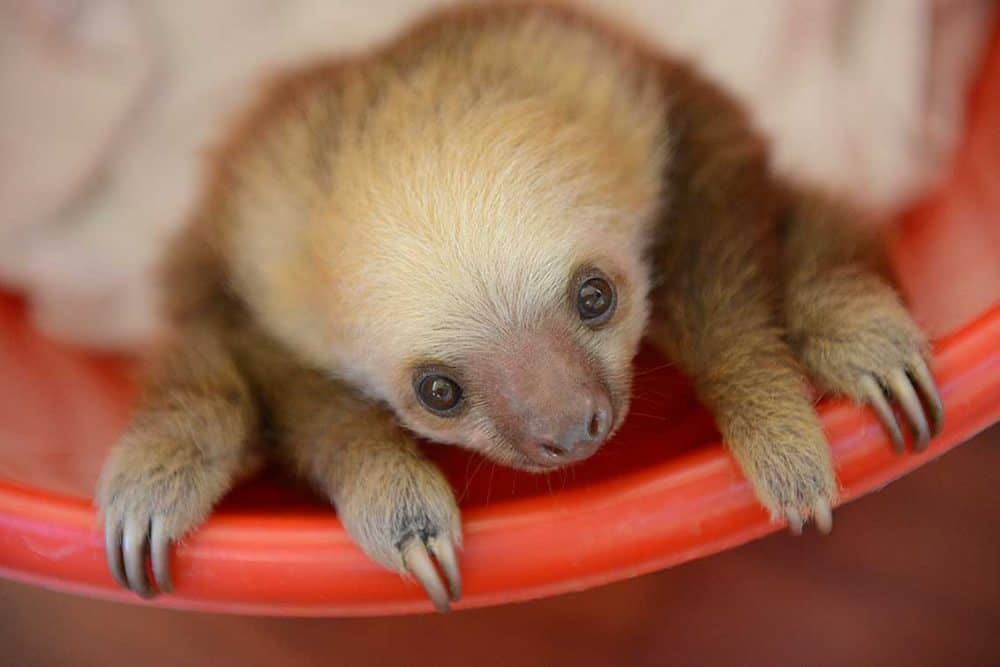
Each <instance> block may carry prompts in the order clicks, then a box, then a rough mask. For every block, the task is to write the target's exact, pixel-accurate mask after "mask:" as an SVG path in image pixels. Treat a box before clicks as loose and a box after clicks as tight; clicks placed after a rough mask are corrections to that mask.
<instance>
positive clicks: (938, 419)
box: [910, 355, 944, 437]
mask: <svg viewBox="0 0 1000 667" xmlns="http://www.w3.org/2000/svg"><path fill="white" fill-rule="evenodd" d="M910 369H911V373H912V377H913V381H914V384H915V385H916V387H917V389H918V390H919V391H920V395H921V396H923V398H924V403H925V404H926V406H927V413H928V415H930V418H931V436H932V437H933V436H935V435H937V434H938V433H940V432H941V429H942V428H943V427H944V405H943V404H942V402H941V394H940V393H938V389H937V384H936V383H935V382H934V377H933V376H932V375H931V371H930V369H929V368H928V367H927V362H926V361H924V359H923V357H921V356H920V355H914V358H913V359H912V360H911V361H910Z"/></svg>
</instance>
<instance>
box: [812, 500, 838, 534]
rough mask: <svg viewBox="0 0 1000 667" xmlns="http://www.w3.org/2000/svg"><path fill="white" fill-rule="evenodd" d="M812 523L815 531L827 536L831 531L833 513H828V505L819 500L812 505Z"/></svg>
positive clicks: (824, 501)
mask: <svg viewBox="0 0 1000 667" xmlns="http://www.w3.org/2000/svg"><path fill="white" fill-rule="evenodd" d="M813 521H814V522H815V523H816V530H818V531H819V532H821V533H823V534H824V535H829V534H830V531H831V530H833V512H831V511H830V503H829V502H827V501H826V500H823V499H820V500H817V501H816V502H815V503H813Z"/></svg>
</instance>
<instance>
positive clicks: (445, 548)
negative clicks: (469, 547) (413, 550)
mask: <svg viewBox="0 0 1000 667" xmlns="http://www.w3.org/2000/svg"><path fill="white" fill-rule="evenodd" d="M427 547H428V548H429V549H430V550H431V553H433V554H434V557H435V558H436V559H437V562H438V565H440V566H441V571H442V572H443V573H444V577H445V579H446V580H447V582H448V591H449V592H450V594H451V600H452V602H457V601H458V599H459V598H460V597H462V575H461V574H460V573H459V570H458V560H457V559H456V558H455V547H454V546H452V543H451V540H450V539H448V538H447V537H445V538H439V537H432V538H431V539H430V540H428V542H427Z"/></svg>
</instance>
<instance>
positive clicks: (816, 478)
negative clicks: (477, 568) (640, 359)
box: [98, 6, 942, 610]
mask: <svg viewBox="0 0 1000 667" xmlns="http://www.w3.org/2000/svg"><path fill="white" fill-rule="evenodd" d="M856 218H857V215H856V214H855V213H854V212H852V211H851V210H850V209H849V208H848V207H846V206H844V205H843V204H842V203H841V202H839V201H836V200H835V199H832V198H828V197H825V196H823V195H821V194H818V193H815V192H810V191H808V190H806V189H804V188H802V187H800V186H795V185H792V184H790V183H788V182H785V181H783V180H781V179H779V178H777V177H776V176H775V175H774V174H773V173H772V172H771V171H770V170H769V166H768V160H767V151H766V148H765V145H764V142H763V141H762V140H761V138H760V137H759V136H758V135H757V134H755V133H754V131H752V130H751V128H750V126H749V123H748V120H747V118H746V116H745V115H744V113H743V112H742V110H741V109H740V108H739V107H738V106H737V105H736V104H734V102H733V101H732V100H730V99H729V98H728V97H726V96H725V95H723V94H722V93H721V92H720V91H719V90H717V89H716V88H715V87H713V86H712V85H710V84H708V83H706V82H705V81H704V80H702V79H701V78H699V77H698V76H697V75H696V74H695V73H694V72H692V71H691V70H690V69H689V68H687V67H686V66H684V65H682V64H679V63H677V62H675V61H672V60H668V59H664V58H661V57H658V56H655V55H653V54H651V53H649V52H647V51H644V50H642V49H641V48H639V47H637V46H636V45H635V44H634V43H632V42H630V41H628V40H624V39H621V38H620V37H619V36H617V35H616V34H614V33H612V32H609V31H608V30H606V29H604V28H602V27H601V26H599V25H598V24H597V23H595V22H592V21H589V20H587V19H584V18H581V17H579V16H577V15H575V14H572V13H569V12H567V11H565V10H558V9H553V8H549V7H522V6H502V7H491V8H479V9H470V10H464V11H460V12H451V13H447V14H443V15H439V16H437V17H435V18H433V19H431V20H430V21H428V22H427V23H425V24H423V25H422V26H421V27H419V28H418V29H416V30H414V31H413V32H411V33H409V34H408V35H407V36H405V37H403V38H402V39H400V40H399V41H397V42H395V43H393V44H392V45H390V46H388V47H387V48H385V49H383V50H381V51H379V52H377V53H375V54H374V55H372V56H370V57H364V58H358V59H355V60H348V61H343V62H339V63H336V64H331V65H325V66H320V67H315V68H309V69H305V70H302V71H299V72H295V73H292V74H290V75H287V76H285V77H283V78H281V79H280V80H279V81H277V82H276V84H275V85H274V86H273V87H272V88H271V89H270V90H269V92H268V93H267V94H266V95H265V97H264V99H263V102H262V103H261V104H260V105H258V107H257V108H256V110H255V111H254V112H252V113H251V115H250V116H249V118H248V119H247V121H246V122H245V123H244V124H243V126H242V129H241V131H240V132H238V134H237V135H236V136H235V138H233V140H232V141H230V142H229V144H228V145H227V146H226V147H225V148H224V150H223V151H222V152H221V154H220V155H219V160H218V165H217V170H216V172H215V176H214V180H213V181H212V184H211V187H210V188H209V191H208V193H207V196H206V199H205V201H204V202H203V204H202V206H201V207H200V209H199V211H198V213H197V216H196V219H195V220H194V221H193V224H192V225H191V226H190V228H189V229H188V231H187V232H186V233H185V235H184V236H183V237H182V238H181V239H180V240H179V241H178V243H177V244H176V246H175V247H174V248H173V249H172V251H171V253H170V257H169V261H168V271H167V273H166V288H167V289H166V307H167V310H168V313H169V317H170V321H171V322H172V325H173V326H172V334H171V336H172V337H171V338H170V339H169V340H167V341H165V346H164V349H162V350H161V352H160V354H159V355H158V356H157V364H156V366H155V369H154V371H153V372H152V375H151V378H150V380H149V382H148V385H147V387H146V391H145V393H144V396H143V398H142V400H141V402H140V404H139V407H138V409H137V412H136V413H135V417H134V421H133V422H132V424H131V426H130V428H129V430H128V431H127V433H126V434H125V435H124V437H123V438H122V440H121V442H120V443H119V444H118V445H117V446H116V447H115V448H114V450H113V451H112V453H111V456H110V459H109V461H108V462H107V464H106V467H105V470H104V473H103V475H102V479H101V482H100V488H99V492H98V503H99V506H100V509H101V512H102V514H103V517H104V521H105V530H106V539H107V554H108V561H109V565H110V568H111V572H112V573H113V574H114V576H115V578H116V579H117V581H118V582H119V583H120V584H121V585H122V586H125V587H127V588H130V589H132V590H133V591H135V592H136V593H138V594H140V595H143V596H149V595H152V594H154V593H155V592H156V591H157V590H159V591H163V592H169V591H170V590H171V586H172V584H171V577H170V567H169V560H168V553H169V546H170V544H171V543H172V542H173V541H175V540H177V539H178V538H180V537H181V536H182V535H184V533H185V532H187V531H188V530H190V529H191V528H193V527H195V526H197V525H198V524H199V523H200V522H202V521H203V520H204V519H205V517H206V516H207V515H208V513H209V512H210V510H211V509H212V506H213V505H214V504H215V503H216V501H218V500H219V498H220V497H221V496H222V495H223V494H224V493H225V492H226V491H227V489H229V488H230V487H231V486H232V485H233V483H234V480H236V479H237V478H238V477H239V476H240V475H241V474H244V473H245V472H246V471H247V470H248V469H250V468H251V467H252V465H253V464H254V463H255V462H257V461H260V460H261V459H262V458H263V457H265V456H269V457H272V458H275V459H278V460H280V461H283V462H285V463H287V464H288V465H289V466H291V467H292V468H293V469H294V470H296V471H297V472H298V473H299V474H300V475H302V476H303V477H305V478H306V479H308V480H309V481H310V482H311V483H312V484H314V485H315V486H316V487H317V488H318V489H319V490H320V491H321V492H322V493H324V494H325V495H326V496H327V497H328V498H329V499H330V500H331V501H332V502H333V504H334V505H335V506H336V509H337V512H338V514H339V516H340V518H341V519H342V521H343V523H344V526H345V527H346V529H347V531H348V532H349V533H350V534H351V535H352V536H353V538H354V539H355V540H356V541H357V543H358V544H359V545H360V546H361V548H362V549H363V550H364V551H365V552H366V553H367V554H369V555H370V556H371V557H372V558H373V559H375V560H376V561H378V562H379V563H381V564H383V565H385V566H386V567H388V568H392V569H393V570H396V571H399V572H401V573H409V574H410V575H412V576H414V577H415V578H416V579H417V580H419V582H420V583H421V584H422V586H423V587H424V589H425V590H426V591H427V594H428V595H429V597H430V598H431V600H432V601H433V603H434V605H435V606H436V607H437V608H438V609H440V610H444V609H447V608H448V604H449V599H451V600H454V599H457V598H458V597H459V595H460V578H459V569H458V565H457V561H456V556H455V550H456V547H458V546H460V543H461V525H460V521H459V511H458V508H457V506H456V503H455V499H454V495H453V493H452V490H451V488H450V487H449V485H448V484H447V482H446V481H445V479H444V478H443V476H442V475H441V473H440V472H439V471H438V470H437V469H436V468H435V466H434V465H433V464H431V463H430V462H429V461H428V459H426V458H425V457H424V455H423V454H422V453H421V450H420V448H419V447H418V445H417V442H416V437H418V436H420V437H423V438H427V439H430V440H434V441H439V442H444V443H453V444H458V445H461V446H464V447H467V448H470V449H474V450H476V451H478V452H479V453H481V454H482V455H483V456H486V457H489V458H490V459H492V460H495V461H498V462H500V463H503V464H506V465H509V466H514V467H516V468H520V469H523V470H529V471H548V470H552V469H554V468H558V467H560V466H565V465H568V464H572V463H575V462H578V461H582V460H583V459H586V458H587V457H589V456H590V455H591V454H593V453H594V452H595V451H596V450H597V449H598V448H599V447H600V446H601V444H602V443H604V442H605V441H607V439H608V438H609V437H610V436H611V435H612V434H613V433H614V432H615V430H616V429H617V428H618V427H619V426H620V425H621V423H622V421H623V420H624V419H625V415H626V412H627V411H628V405H629V388H630V382H631V364H632V360H633V357H634V355H635V353H636V351H637V348H638V346H639V342H640V339H642V338H643V337H644V336H645V337H646V338H648V340H649V341H651V342H652V343H653V344H655V345H657V346H659V347H660V348H661V349H662V350H664V351H665V352H666V354H667V355H669V357H670V358H672V359H673V360H674V361H675V362H676V363H677V364H678V365H679V366H680V367H681V368H682V369H683V370H684V371H685V372H686V374H687V375H688V376H689V377H690V378H691V379H692V381H693V383H694V385H695V387H696V389H697V392H698V394H699V396H700V398H701V399H702V400H703V401H704V403H705V404H706V405H707V406H708V407H709V408H710V409H711V410H712V412H713V413H714V415H715V418H716V420H717V422H718V426H719V429H720V431H721V433H722V435H723V436H724V438H725V440H726V442H727V443H728V446H729V447H730V449H731V451H732V453H733V455H734V456H735V457H736V460H737V461H738V462H739V465H740V466H741V468H742V470H743V472H744V473H745V474H746V476H747V478H748V479H749V480H750V481H751V482H752V484H753V487H754V489H755V490H756V493H757V495H758V497H759V498H760V501H761V502H762V503H763V504H764V505H765V506H766V507H767V508H768V509H769V510H770V512H771V514H772V516H773V517H774V518H775V520H782V519H783V520H786V521H787V523H788V525H789V526H790V527H791V529H792V530H793V531H795V532H798V531H800V530H801V528H802V524H803V521H805V520H806V519H807V518H810V517H811V518H812V519H813V520H814V521H815V522H816V524H817V526H818V527H819V528H820V529H821V530H823V531H826V530H829V528H830V523H831V516H830V508H831V503H832V502H833V501H834V498H835V496H836V492H837V485H836V482H835V480H834V473H833V469H832V466H831V461H830V455H829V451H828V447H827V445H826V442H825V441H824V436H823V432H822V430H821V428H820V424H819V421H818V419H817V416H816V413H815V412H814V410H813V404H812V401H811V399H810V395H809V393H808V391H807V386H806V381H805V374H808V376H809V377H811V378H812V379H813V380H814V381H815V383H816V384H817V385H818V386H819V387H821V388H822V389H823V390H825V391H828V392H832V393H835V394H841V395H845V396H849V397H851V398H852V399H854V400H856V401H858V402H863V403H867V404H868V405H870V406H871V407H872V408H873V409H874V410H875V411H876V413H877V414H878V416H879V417H880V419H881V420H882V422H883V423H884V424H885V427H886V429H887V430H888V432H889V435H890V436H891V439H892V441H893V442H894V443H895V445H896V448H897V449H898V450H900V451H902V450H903V447H904V437H903V433H902V429H901V427H900V425H899V423H897V421H896V417H895V412H894V406H893V403H896V404H898V407H899V408H900V410H901V413H902V414H903V415H905V417H906V419H907V420H908V422H909V428H910V430H911V432H912V436H913V437H912V439H913V442H914V443H915V446H916V448H918V449H919V448H923V447H924V446H926V444H927V441H928V439H929V438H930V437H931V436H932V435H933V434H935V433H936V432H937V431H938V430H939V429H940V428H941V421H942V408H941V402H940V399H939V398H938V395H937V392H936V389H935V386H934V381H933V379H932V378H931V375H930V373H929V371H928V368H927V365H926V363H925V359H924V355H925V354H926V347H925V342H924V337H923V336H922V335H921V333H920V331H918V329H917V327H916V326H915V325H914V323H913V321H912V320H911V319H910V317H909V316H908V315H907V313H906V311H905V310H904V307H903V305H902V304H901V302H900V299H899V298H898V297H897V295H896V293H895V291H894V290H893V288H892V287H891V286H890V283H889V282H888V281H887V279H886V278H884V277H883V275H882V272H881V269H880V266H881V265H880V264H879V263H878V261H877V255H876V252H875V251H874V249H873V244H872V243H870V242H869V241H868V240H867V239H865V238H863V234H862V233H861V232H859V231H856V230H857V229H858V228H859V226H858V225H856V224H855V223H856ZM852 229H853V230H854V231H852ZM434 561H436V564H437V567H436V566H435V562H434ZM438 567H439V568H440V572H441V573H442V574H443V576H441V577H439V574H438ZM147 568H148V570H149V571H147ZM150 574H151V575H152V577H150Z"/></svg>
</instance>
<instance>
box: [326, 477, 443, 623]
mask: <svg viewBox="0 0 1000 667" xmlns="http://www.w3.org/2000/svg"><path fill="white" fill-rule="evenodd" d="M405 468H406V469H405V470H399V469H398V468H397V469H395V470H394V471H393V475H392V479H393V483H392V486H391V487H390V488H386V486H385V484H384V483H381V484H379V483H366V481H365V480H364V479H361V478H359V479H356V480H354V481H353V483H352V484H351V487H352V488H351V489H349V490H345V491H346V492H344V493H341V494H339V497H338V499H337V503H336V504H337V511H338V513H339V515H340V518H341V520H342V521H343V522H344V526H345V527H346V528H347V531H348V533H350V534H351V536H352V537H353V538H354V539H355V541H356V542H357V543H358V545H359V546H360V547H361V548H362V550H363V551H365V553H367V554H368V555H369V556H371V557H372V558H373V559H374V560H375V561H376V562H378V563H380V564H382V565H384V566H385V567H387V568H389V569H391V570H395V571H397V572H399V573H400V574H402V575H403V576H406V577H413V578H414V579H416V580H417V582H419V584H420V585H421V586H422V587H423V589H424V591H425V592H426V593H427V597H429V598H430V600H431V602H432V603H433V604H434V607H435V608H436V609H437V610H438V611H439V612H446V611H448V609H449V607H450V602H452V601H456V600H458V599H459V598H460V597H461V595H462V579H461V575H460V574H459V569H458V560H457V558H456V556H455V551H456V549H458V548H460V547H461V543H462V530H461V522H460V520H459V510H458V506H457V505H456V503H455V498H454V494H453V493H452V491H451V487H450V486H449V485H448V483H447V481H445V479H444V477H443V476H442V475H441V473H440V472H439V471H438V470H437V468H435V467H434V466H433V465H432V464H430V463H429V462H427V461H425V460H423V459H417V458H412V459H410V460H409V461H408V462H407V463H406V466H405ZM368 469H369V470H371V468H368ZM383 482H384V478H383ZM435 561H436V562H437V567H435V564H434V562H435ZM438 568H440V572H441V574H443V575H444V576H443V580H442V577H441V576H440V575H439V574H438Z"/></svg>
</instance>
